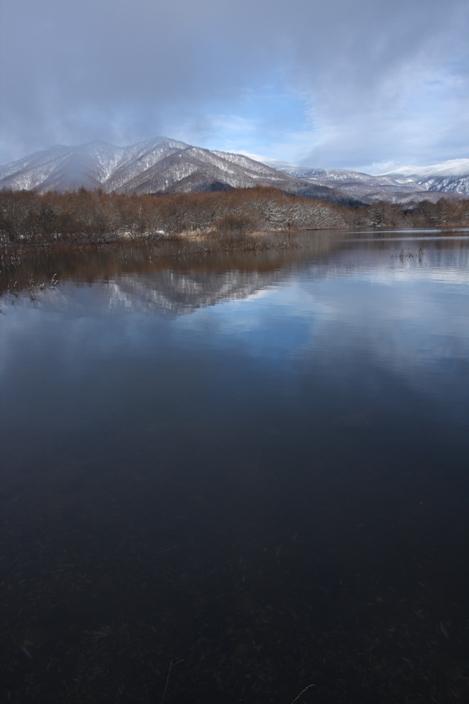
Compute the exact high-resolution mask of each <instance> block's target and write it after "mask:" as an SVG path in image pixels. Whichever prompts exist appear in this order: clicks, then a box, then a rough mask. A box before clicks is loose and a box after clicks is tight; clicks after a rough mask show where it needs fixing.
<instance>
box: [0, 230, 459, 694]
mask: <svg viewBox="0 0 469 704" xmlns="http://www.w3.org/2000/svg"><path fill="white" fill-rule="evenodd" d="M305 237H306V238H309V239H308V242H307V243H306V244H304V243H303V244H302V245H301V246H300V247H293V248H291V249H285V250H279V251H267V252H260V253H245V254H243V253H238V254H231V255H228V254H227V255H223V254H218V255H215V254H213V255H210V256H206V257H201V258H194V259H190V260H187V259H181V258H178V259H175V258H173V260H171V258H168V259H165V258H161V257H158V256H155V254H156V255H157V253H155V252H153V251H152V250H151V248H142V249H139V248H134V247H128V248H125V249H116V250H114V249H112V248H107V249H104V250H85V251H84V252H81V253H80V252H77V253H72V252H67V250H64V251H63V252H59V253H58V254H54V253H53V252H52V253H51V252H48V253H44V252H43V253H37V254H36V255H35V256H32V257H31V256H27V257H23V259H22V260H21V257H19V258H18V259H16V260H15V259H14V258H13V259H12V261H11V262H10V264H9V265H8V266H7V265H6V264H5V263H4V269H3V274H2V276H1V277H0V282H1V283H0V290H1V291H3V293H2V295H1V297H0V311H1V313H0V442H1V472H0V478H1V482H0V500H1V514H0V520H1V531H0V634H1V647H2V655H1V670H0V687H2V688H3V695H2V696H1V698H0V701H1V702H2V704H3V702H14V703H15V704H17V703H18V704H19V703H21V704H23V702H24V703H29V702H40V703H41V704H42V702H44V703H46V704H59V703H60V704H63V703H66V702H74V703H76V704H86V703H88V702H96V703H97V704H107V703H108V702H109V703H113V704H118V703H127V702H129V703H130V702H132V703H133V702H136V703H137V702H144V703H147V702H148V703H149V704H150V703H155V704H158V703H161V702H164V703H165V704H179V703H181V704H186V703H187V704H189V703H190V704H194V703H195V702H216V703H217V704H231V703H235V702H236V703H241V702H246V703H253V704H254V703H255V704H264V703H267V702H269V703H270V702H272V703H275V704H277V703H278V704H291V702H292V701H293V700H294V699H295V697H296V696H297V695H299V694H300V692H301V691H302V690H303V689H304V688H306V687H309V685H314V686H311V687H309V689H307V690H305V691H304V692H303V694H302V695H301V697H300V698H299V699H298V700H297V701H299V702H302V704H307V703H309V704H323V703H336V702H337V703H340V704H355V703H357V704H378V703H379V704H387V703H389V704H391V703H392V704H404V703H412V704H413V703H422V704H430V703H436V704H445V703H446V702H467V701H469V558H468V555H469V550H468V547H469V546H468V542H469V541H468V538H469V239H465V238H464V237H463V236H460V235H457V234H456V235H455V236H454V237H449V236H445V237H439V236H438V235H434V234H429V235H427V236H425V234H420V235H419V237H418V238H413V236H412V235H411V234H409V233H407V234H406V235H405V237H402V236H400V235H399V234H389V235H380V236H376V237H373V236H369V235H366V236H355V237H351V238H349V240H343V239H341V238H340V237H338V236H337V235H335V236H328V235H320V234H316V235H314V234H310V235H306V236H305ZM5 261H6V260H5Z"/></svg>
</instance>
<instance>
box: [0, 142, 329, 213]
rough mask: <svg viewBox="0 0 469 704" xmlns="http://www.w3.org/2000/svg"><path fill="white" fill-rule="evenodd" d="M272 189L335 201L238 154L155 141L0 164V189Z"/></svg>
mask: <svg viewBox="0 0 469 704" xmlns="http://www.w3.org/2000/svg"><path fill="white" fill-rule="evenodd" d="M254 186H274V187H276V188H279V189H283V190H285V191H289V192H293V193H297V192H302V193H305V194H306V195H311V196H323V197H330V198H332V199H337V198H339V199H340V196H337V194H335V193H334V192H333V191H331V189H329V188H327V187H324V186H321V185H319V184H317V185H316V184H315V185H313V184H310V183H308V182H306V181H301V180H299V179H297V178H295V177H294V176H291V175H289V174H287V173H285V172H283V171H280V170H278V169H275V168H273V167H271V166H267V165H265V164H262V163H260V162H258V161H255V160H254V159H250V158H249V157H246V156H243V155H241V154H230V153H227V152H221V151H211V150H209V149H202V148H200V147H194V146H192V145H190V144H185V143H184V142H178V141H176V140H173V139H167V138H163V137H160V138H156V139H154V140H150V141H145V142H139V143H138V144H134V145H131V146H128V147H117V146H114V145H112V144H107V143H105V142H92V143H90V144H85V145H80V146H76V147H65V146H57V147H52V148H51V149H47V150H44V151H41V152H37V153H36V154H33V155H31V156H29V157H26V158H24V159H20V160H18V161H15V162H13V163H11V164H6V165H5V166H0V189H5V188H9V189H12V190H35V191H39V192H44V191H50V190H57V191H67V190H74V189H77V188H80V187H84V188H88V189H94V188H102V189H103V190H105V191H119V192H123V193H167V192H185V191H206V190H220V189H227V188H251V187H254Z"/></svg>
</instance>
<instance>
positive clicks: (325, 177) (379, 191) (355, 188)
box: [284, 160, 469, 203]
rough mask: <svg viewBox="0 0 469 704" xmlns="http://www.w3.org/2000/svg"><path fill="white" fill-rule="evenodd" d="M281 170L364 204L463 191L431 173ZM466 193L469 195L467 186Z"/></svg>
mask: <svg viewBox="0 0 469 704" xmlns="http://www.w3.org/2000/svg"><path fill="white" fill-rule="evenodd" d="M468 161H469V160H468ZM284 170H285V171H286V173H288V174H290V175H291V176H294V177H296V178H299V179H302V180H304V181H308V182H309V183H311V184H314V185H316V186H326V187H327V188H331V189H334V190H335V191H336V192H339V193H342V194H343V195H347V196H349V197H350V198H355V199H357V200H361V201H364V202H367V203H370V202H373V201H378V200H387V201H390V202H393V203H405V202H410V201H418V200H431V201H437V200H439V199H441V198H443V197H446V196H448V195H449V196H451V197H452V196H454V195H455V193H456V194H457V193H460V194H462V193H463V191H457V190H456V189H453V188H450V187H449V184H448V187H445V183H444V182H443V181H440V180H439V178H438V177H435V176H434V177H430V176H429V177H427V178H426V179H420V180H419V179H418V178H416V177H415V176H410V175H409V176H407V175H405V174H404V173H403V174H402V175H401V174H400V173H397V172H396V173H393V174H382V175H378V176H372V175H370V174H366V173H363V172H360V171H346V170H342V169H330V170H329V169H312V168H301V167H294V166H287V167H285V168H284ZM432 179H433V180H432ZM434 186H435V187H434ZM436 186H439V187H436ZM466 193H467V194H469V188H468V190H467V191H466Z"/></svg>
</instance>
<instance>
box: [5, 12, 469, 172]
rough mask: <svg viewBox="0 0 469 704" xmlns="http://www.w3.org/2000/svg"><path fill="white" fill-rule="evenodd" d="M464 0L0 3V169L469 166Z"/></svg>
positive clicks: (468, 17) (468, 16)
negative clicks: (141, 163) (161, 154)
mask: <svg viewBox="0 0 469 704" xmlns="http://www.w3.org/2000/svg"><path fill="white" fill-rule="evenodd" d="M468 36H469V2H468V0H446V1H445V2H444V3H442V2H436V1H435V0H393V1H392V2H391V0H328V1H327V2H324V1H323V0H321V2H319V1H318V0H289V1H288V2H279V0H256V1H255V2H253V0H236V2H235V1H234V0H197V1H195V0H171V2H169V0H164V1H163V0H80V2H76V0H74V1H73V2H71V1H70V0H41V2H38V0H0V163H3V162H7V161H9V160H12V159H15V158H19V157H21V156H24V155H26V154H28V153H30V152H33V151H35V150H38V149H42V148H45V147H49V146H51V145H53V144H80V143H85V142H90V141H94V140H98V139H100V140H101V139H102V140H106V141H109V142H112V143H115V144H129V143H133V142H136V141H139V140H142V139H148V138H152V137H155V136H158V135H165V136H168V137H173V138H176V139H181V140H183V141H185V142H189V143H192V144H197V145H200V146H204V147H208V148H216V149H225V150H228V151H237V152H244V153H246V154H250V155H253V156H255V157H258V158H260V159H261V160H269V161H280V162H289V163H295V164H301V165H305V166H306V165H307V166H317V167H323V168H324V167H330V168H355V169H362V170H365V171H370V172H379V171H387V170H391V169H392V168H393V167H397V166H401V165H406V164H416V165H422V164H428V163H434V162H437V161H441V160H445V159H451V158H463V157H469V41H468V39H467V37H468Z"/></svg>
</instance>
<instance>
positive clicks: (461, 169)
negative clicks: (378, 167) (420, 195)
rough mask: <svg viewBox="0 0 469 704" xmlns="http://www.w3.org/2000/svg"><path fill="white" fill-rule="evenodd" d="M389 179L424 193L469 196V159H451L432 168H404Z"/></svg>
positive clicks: (432, 165)
mask: <svg viewBox="0 0 469 704" xmlns="http://www.w3.org/2000/svg"><path fill="white" fill-rule="evenodd" d="M389 177H390V178H393V179H395V180H396V181H398V182H399V183H402V184H406V185H407V184H408V185H414V186H417V187H418V188H420V189H422V190H424V191H430V192H438V193H445V194H447V193H450V194H459V195H461V196H469V159H450V160H448V161H443V162H440V163H439V164H431V165H430V166H403V167H401V168H399V169H396V170H395V171H394V172H393V173H392V174H389Z"/></svg>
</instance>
